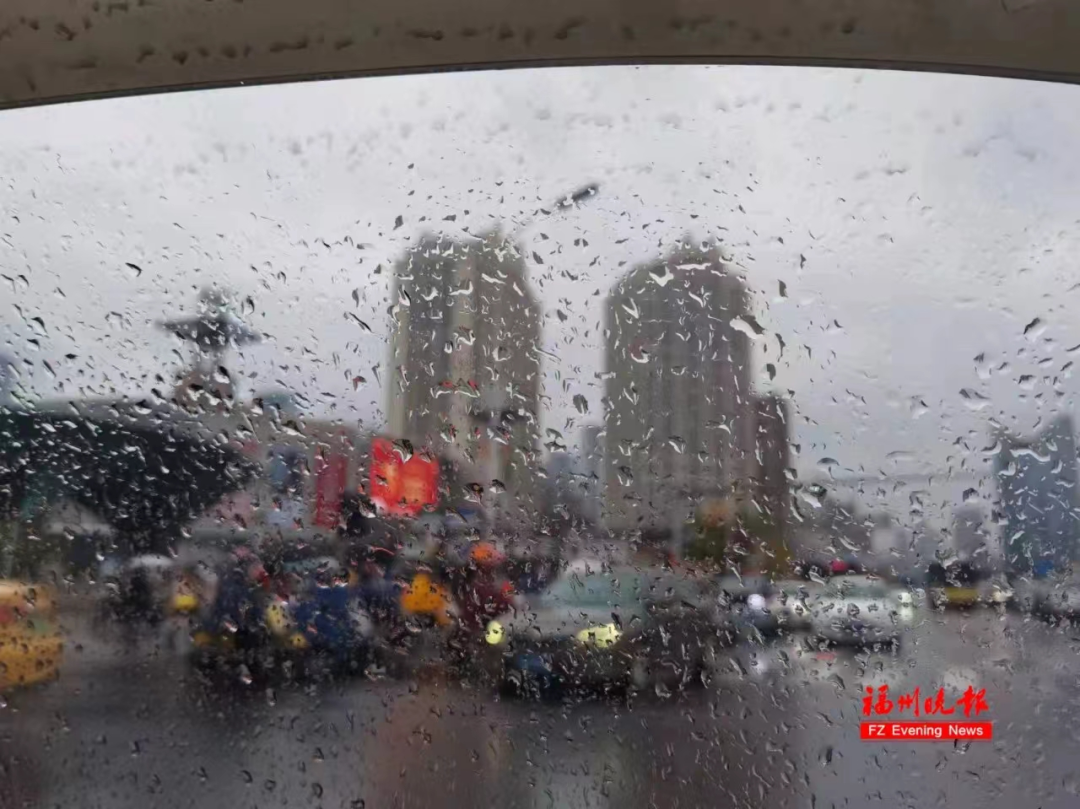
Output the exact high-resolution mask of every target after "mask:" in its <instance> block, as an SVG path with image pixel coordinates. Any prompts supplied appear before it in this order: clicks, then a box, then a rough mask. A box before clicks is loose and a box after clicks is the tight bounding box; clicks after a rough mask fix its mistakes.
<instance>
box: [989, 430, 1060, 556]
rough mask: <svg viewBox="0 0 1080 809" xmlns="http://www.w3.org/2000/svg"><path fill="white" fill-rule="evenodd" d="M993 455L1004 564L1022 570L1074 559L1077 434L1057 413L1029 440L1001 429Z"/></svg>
mask: <svg viewBox="0 0 1080 809" xmlns="http://www.w3.org/2000/svg"><path fill="white" fill-rule="evenodd" d="M995 438H996V439H997V441H998V442H999V443H1000V447H999V450H998V453H997V455H996V456H995V458H994V476H995V478H996V479H997V484H998V510H999V515H998V521H999V524H1000V525H1001V531H1002V544H1003V546H1004V551H1005V565H1006V567H1007V568H1008V569H1011V570H1014V571H1020V572H1027V571H1032V570H1035V571H1038V570H1040V569H1042V568H1046V567H1053V568H1057V569H1060V568H1061V567H1062V566H1063V565H1065V564H1067V563H1068V562H1070V561H1074V560H1076V559H1077V558H1078V554H1077V552H1078V547H1077V545H1078V535H1080V531H1078V527H1080V525H1078V515H1077V498H1076V485H1077V469H1076V438H1075V434H1074V431H1073V422H1072V417H1071V416H1069V415H1060V416H1057V417H1056V418H1055V419H1054V420H1053V421H1051V422H1050V423H1049V424H1048V425H1047V426H1046V428H1045V429H1043V430H1042V432H1040V433H1038V434H1037V435H1036V436H1035V437H1034V438H1032V439H1030V440H1023V439H1020V438H1017V437H1015V436H1013V435H1010V434H1009V433H1007V432H1005V431H1003V430H1002V431H999V432H998V433H997V434H996V435H995Z"/></svg>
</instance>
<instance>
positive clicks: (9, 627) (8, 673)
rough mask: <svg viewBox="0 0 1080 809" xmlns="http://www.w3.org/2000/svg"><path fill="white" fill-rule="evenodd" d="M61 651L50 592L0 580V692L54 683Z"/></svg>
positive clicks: (60, 639)
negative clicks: (44, 682) (49, 682)
mask: <svg viewBox="0 0 1080 809" xmlns="http://www.w3.org/2000/svg"><path fill="white" fill-rule="evenodd" d="M63 649H64V642H63V639H62V638H61V635H60V631H59V629H58V627H57V624H56V601H55V599H54V597H53V593H52V590H51V589H50V588H48V587H43V586H41V585H35V584H23V583H22V582H17V581H0V691H6V690H8V689H10V688H13V687H16V686H25V685H31V684H33V683H39V682H43V681H47V680H55V679H56V678H57V677H59V676H60V660H61V657H62V655H63Z"/></svg>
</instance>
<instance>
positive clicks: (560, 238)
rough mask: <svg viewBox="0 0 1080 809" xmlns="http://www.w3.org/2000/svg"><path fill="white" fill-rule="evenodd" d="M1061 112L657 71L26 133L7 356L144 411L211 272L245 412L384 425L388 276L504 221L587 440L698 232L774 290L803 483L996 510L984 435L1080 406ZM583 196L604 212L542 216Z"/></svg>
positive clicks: (220, 100)
mask: <svg viewBox="0 0 1080 809" xmlns="http://www.w3.org/2000/svg"><path fill="white" fill-rule="evenodd" d="M1067 92H1068V88H1062V87H1057V86H1052V85H1039V84H1026V83H1015V82H1000V81H993V80H986V79H977V78H972V77H957V76H930V75H923V76H913V75H901V74H891V73H887V72H877V73H875V72H866V71H848V72H836V71H828V70H813V69H804V70H799V71H794V70H787V69H784V68H751V67H746V68H720V69H705V68H666V67H650V68H603V69H572V70H566V71H547V72H545V71H522V72H519V73H512V74H510V73H502V74H479V73H477V74H469V75H464V74H462V75H455V76H435V77H432V76H429V77H423V79H422V80H421V79H420V78H412V77H402V78H395V79H378V80H371V81H361V82H337V83H331V84H312V85H305V86H296V87H275V88H251V89H245V90H233V91H223V92H209V93H191V94H182V95H171V96H159V97H148V98H142V99H126V100H115V101H108V102H101V104H100V105H99V104H93V105H70V106H62V107H54V108H49V109H38V110H21V111H14V112H12V113H11V116H10V117H9V118H8V120H9V121H10V122H11V126H9V127H8V128H5V129H4V130H2V131H0V142H2V144H3V147H4V148H3V149H2V150H0V154H2V155H3V156H2V158H0V159H2V160H3V168H4V173H5V176H6V177H8V178H9V186H10V193H9V194H8V195H7V196H6V197H5V202H4V203H3V206H4V207H3V213H4V222H5V225H4V227H3V231H2V232H3V233H4V235H5V239H6V240H5V241H3V242H0V262H2V263H3V264H4V269H3V275H5V276H6V278H7V279H10V280H5V279H0V283H2V284H3V285H4V288H6V289H10V290H11V292H12V293H13V294H14V295H16V296H17V299H18V301H19V306H20V310H19V311H15V310H14V309H9V310H6V311H5V313H4V315H3V320H2V321H0V323H2V327H3V331H4V333H3V339H5V340H6V341H7V343H8V345H7V346H6V348H5V353H8V354H9V355H11V356H14V357H15V358H16V360H17V365H18V375H19V378H18V383H17V384H18V387H19V393H20V395H21V396H22V397H23V398H24V399H29V400H36V399H39V398H44V399H56V398H70V397H74V396H83V397H101V398H107V397H112V396H115V395H129V396H139V395H141V394H143V393H144V392H145V391H146V390H148V389H150V388H153V387H157V385H158V383H156V382H155V379H154V378H155V376H156V375H158V374H160V375H161V376H162V377H164V378H165V379H170V378H171V377H172V374H173V373H174V372H176V371H177V370H179V369H180V368H182V367H183V365H184V362H185V359H186V355H187V352H186V349H185V348H184V346H183V345H181V343H180V341H179V340H177V339H176V338H172V337H169V336H168V335H165V334H159V333H156V332H155V330H154V324H156V323H157V322H159V321H160V320H162V319H164V318H167V317H173V316H176V315H178V314H179V315H181V316H182V315H183V313H184V312H185V311H187V312H190V311H192V309H193V308H194V295H195V293H196V291H197V290H198V289H200V288H202V287H204V286H206V284H207V282H208V281H217V282H219V283H222V284H223V285H226V286H230V287H232V288H234V289H235V290H236V292H237V296H238V300H239V302H240V308H241V310H242V311H241V313H240V314H241V315H242V317H244V319H245V321H246V322H249V323H250V325H251V326H252V328H254V329H255V330H257V331H259V332H260V333H263V334H265V335H266V339H265V341H264V342H263V344H261V345H259V346H253V347H250V348H247V349H245V350H244V351H242V352H238V353H237V354H236V355H235V356H233V357H232V358H231V359H230V362H231V363H233V364H232V366H231V367H232V368H233V369H234V370H235V372H236V376H237V382H238V384H239V385H240V386H241V388H242V395H244V396H247V395H249V392H250V391H265V390H269V389H274V388H280V389H289V390H293V391H296V392H297V394H298V396H297V403H298V407H300V408H301V409H302V411H303V412H305V413H306V414H308V416H309V417H311V418H336V419H340V420H342V421H346V422H349V423H350V424H352V425H353V426H355V427H356V428H357V429H360V430H362V431H375V430H379V429H381V428H382V427H383V426H384V425H385V424H386V415H387V414H386V413H385V407H386V403H387V391H388V386H389V384H390V381H391V376H392V374H391V371H390V370H389V369H387V368H386V359H385V357H386V345H387V342H388V340H389V335H390V317H389V315H388V309H389V308H390V307H391V306H392V305H393V303H394V302H393V301H392V294H393V293H392V289H391V287H390V278H391V276H392V273H391V272H389V271H388V268H389V267H391V266H392V265H393V263H394V261H396V260H397V259H398V258H399V257H400V256H401V255H402V254H403V252H404V250H405V249H406V248H407V246H408V245H409V244H411V243H412V242H413V241H414V240H415V239H416V238H417V236H418V234H419V233H420V232H423V231H424V230H432V231H437V232H441V233H443V234H444V235H446V236H447V237H448V238H452V239H455V240H460V241H469V240H471V239H473V238H475V235H474V234H476V233H483V232H486V231H487V230H488V229H489V228H490V227H491V224H492V223H493V222H506V223H512V224H513V226H515V227H518V226H521V232H520V233H519V234H518V238H517V242H518V243H519V244H520V246H521V250H522V253H523V257H524V259H525V262H526V265H527V266H528V268H529V271H530V276H531V281H532V283H533V284H534V287H535V290H536V293H537V296H538V298H539V300H540V301H541V302H542V305H543V310H544V322H543V332H542V335H541V340H542V350H543V351H544V352H546V353H545V354H544V362H543V368H542V372H541V373H542V393H541V396H542V398H541V407H540V414H539V417H540V419H541V422H542V423H541V426H542V427H543V428H545V429H546V428H548V427H551V428H553V429H556V430H558V431H559V432H560V433H562V434H563V435H564V436H572V435H575V434H576V430H577V428H578V427H579V426H580V425H581V423H582V422H583V421H585V420H588V419H596V414H597V412H599V407H600V406H599V399H600V398H601V397H602V395H603V392H602V391H603V386H604V380H602V379H600V378H599V377H598V375H600V374H602V342H603V341H602V336H601V331H602V319H603V305H602V298H603V291H606V289H607V288H608V287H609V286H610V285H611V284H612V283H614V281H615V279H616V278H617V277H618V275H619V274H621V273H622V272H624V271H625V269H626V268H627V267H629V266H630V265H632V264H634V263H636V262H638V261H640V260H642V259H643V258H648V257H650V256H655V255H657V254H662V253H663V252H664V251H665V250H667V249H669V248H671V247H672V246H673V245H674V244H675V243H676V242H677V241H680V240H682V239H683V237H684V235H685V234H686V233H687V232H690V233H692V234H693V235H694V239H695V240H701V241H705V240H709V241H713V242H719V243H720V244H722V245H723V247H724V249H725V251H728V252H729V253H730V255H729V258H730V259H731V260H732V261H733V263H735V264H736V265H738V266H739V267H740V268H741V269H742V270H743V271H744V272H745V273H746V276H747V278H748V281H749V283H750V284H751V285H752V288H753V290H754V293H753V301H752V311H753V314H754V317H755V318H756V320H757V322H758V323H759V324H760V326H761V327H762V329H763V332H762V334H761V335H759V336H758V337H757V338H756V339H755V340H753V353H754V355H755V370H754V376H755V379H754V383H755V384H754V387H755V389H756V390H761V391H773V392H778V393H781V394H782V395H785V396H787V398H789V399H790V401H791V404H792V432H793V444H794V445H797V447H798V449H797V450H796V449H793V452H792V464H793V466H794V467H795V468H796V469H797V470H798V472H799V477H800V480H803V481H805V480H808V479H810V478H812V477H813V476H814V475H815V474H817V472H818V470H819V469H823V468H825V464H824V463H823V462H824V461H826V460H828V459H832V460H833V461H835V462H836V465H835V466H829V467H828V468H831V469H834V471H835V472H836V473H837V474H838V475H839V474H840V472H841V471H843V470H853V472H854V473H856V474H876V473H877V472H878V471H879V470H881V471H883V472H884V473H885V474H886V475H889V476H891V475H907V474H911V473H920V472H926V471H934V472H937V473H947V472H949V470H953V471H954V472H955V473H957V474H965V475H966V474H973V475H975V476H976V477H979V476H981V477H983V478H984V479H985V480H984V481H983V482H982V483H979V484H976V488H978V489H979V491H980V494H981V495H982V496H983V497H984V499H986V498H988V497H990V496H991V495H992V488H993V480H992V474H991V473H990V471H989V466H990V463H989V459H988V458H986V457H985V456H984V455H983V453H982V450H983V449H984V447H985V446H986V443H987V441H986V428H985V426H984V425H985V423H986V421H987V420H988V419H989V418H994V419H996V420H997V421H999V422H1000V423H1002V424H1003V425H1004V426H1006V427H1007V428H1008V429H1010V430H1012V431H1013V432H1015V433H1017V434H1027V433H1030V432H1031V431H1033V430H1034V429H1036V428H1035V425H1036V423H1037V422H1038V420H1039V419H1040V418H1044V417H1046V416H1048V415H1051V414H1052V412H1054V411H1055V410H1057V409H1063V410H1075V408H1076V404H1077V401H1078V389H1077V377H1075V376H1073V373H1072V370H1071V369H1069V368H1067V367H1066V366H1067V365H1068V363H1069V355H1068V354H1067V349H1068V348H1070V347H1072V346H1075V345H1076V344H1078V343H1080V332H1077V331H1076V330H1075V328H1074V327H1073V325H1072V320H1071V319H1070V318H1068V317H1067V312H1066V311H1065V307H1067V305H1068V303H1069V302H1070V300H1071V296H1073V295H1074V293H1070V291H1069V290H1070V288H1071V287H1072V286H1073V280H1072V275H1071V267H1070V266H1069V264H1068V261H1067V257H1068V256H1069V255H1071V254H1073V252H1074V245H1073V244H1072V242H1073V240H1074V238H1075V229H1074V228H1072V222H1073V221H1074V219H1075V217H1074V216H1072V214H1071V212H1070V209H1069V206H1068V204H1067V200H1068V199H1070V198H1071V197H1070V193H1069V190H1068V189H1069V188H1070V187H1071V185H1072V184H1073V180H1074V178H1075V176H1076V175H1077V173H1078V172H1080V161H1078V160H1077V159H1076V158H1075V156H1074V155H1073V153H1072V150H1071V146H1070V145H1069V144H1071V143H1072V142H1073V141H1074V140H1075V137H1074V135H1075V133H1074V129H1076V128H1077V123H1076V122H1074V121H1073V120H1072V119H1071V118H1069V117H1068V116H1064V115H1062V114H1060V110H1062V109H1067V108H1068V105H1067V104H1062V103H1061V99H1062V98H1063V97H1064V95H1065V94H1067ZM943 94H945V95H948V96H950V97H952V98H954V102H953V107H952V109H953V112H950V113H949V114H948V115H946V114H943V113H941V112H940V109H939V105H938V104H937V100H938V99H940V97H942V95H943ZM882 99H888V104H887V105H886V106H882ZM466 102H467V104H468V107H467V108H468V110H469V113H468V114H463V112H462V110H463V109H465V107H463V106H462V105H463V104H465V103H466ZM1052 109H1054V110H1058V111H1059V113H1056V114H1050V113H1049V112H1048V111H1049V110H1052ZM372 110H374V111H375V113H374V115H373V113H372V112H371V111H372ZM911 121H921V122H924V124H925V125H921V126H920V127H919V128H918V133H917V134H914V135H913V134H912V132H911V131H910V129H909V128H907V122H911ZM591 180H596V181H598V182H600V184H601V185H602V188H603V191H602V193H601V194H600V195H599V196H598V197H597V199H596V200H595V201H592V202H590V204H589V205H588V206H583V207H582V208H581V210H580V211H575V212H573V214H572V215H570V216H561V217H558V218H557V221H550V222H543V223H540V222H537V221H535V219H534V214H535V213H536V211H537V210H538V209H540V208H543V207H544V206H545V205H547V204H548V203H549V202H550V200H551V199H553V198H556V197H558V196H559V194H561V193H562V192H564V191H565V190H566V189H568V188H573V187H577V186H579V185H580V184H581V183H582V182H588V181H591ZM399 218H400V220H401V224H400V226H399V225H398V224H397V223H398V220H399ZM530 223H531V224H530ZM534 254H535V257H534ZM537 259H538V260H537ZM541 262H542V263H541ZM129 265H131V266H129ZM781 282H783V284H782V285H781ZM354 293H355V295H354ZM20 312H21V314H20ZM351 315H355V316H356V317H357V318H359V319H360V320H361V321H363V322H364V323H365V324H367V326H369V327H370V329H371V330H370V331H366V330H364V329H363V328H362V327H361V326H359V325H358V324H357V323H356V321H354V320H353V319H352V317H351ZM564 317H565V319H564ZM35 318H39V319H40V321H41V322H42V323H43V324H44V326H42V323H38V322H37V321H36V320H35ZM1035 321H1038V323H1037V324H1036V325H1034V326H1033V327H1032V328H1031V329H1028V328H1027V327H1028V325H1029V324H1032V323H1034V322H1035ZM781 341H782V343H783V348H781ZM69 355H73V356H74V358H73V359H72V358H69ZM43 363H47V366H46V365H45V364H43ZM770 366H771V370H770ZM357 377H359V378H360V379H361V380H362V381H360V382H354V380H356V379H357ZM788 391H792V392H793V393H792V394H790V395H789V394H787V392H788ZM961 391H966V392H967V394H968V395H966V396H965V395H962V394H961ZM577 396H581V397H583V398H584V399H585V400H587V402H588V403H589V405H590V411H589V412H588V413H587V414H583V413H581V412H580V411H579V410H578V409H577V408H576V406H575V404H574V401H575V397H577ZM943 438H945V439H946V440H942V439H943ZM953 441H959V442H960V443H959V444H953V443H952V442H953ZM939 477H940V475H939ZM970 485H972V484H970V483H967V482H965V483H963V484H957V486H953V485H952V484H950V483H948V482H946V481H943V480H941V479H935V480H934V481H932V482H930V483H929V484H926V483H922V484H916V485H911V486H908V487H907V490H905V491H903V492H901V493H898V495H897V497H896V498H895V499H896V501H897V502H896V503H895V504H894V503H893V502H892V499H891V491H892V486H891V484H887V485H886V486H885V488H886V489H887V492H886V497H885V499H886V500H888V503H887V505H888V507H889V508H890V509H892V510H894V511H896V513H899V514H901V515H903V514H904V513H905V511H906V501H907V499H908V497H909V495H913V494H915V493H916V492H917V491H920V490H921V491H923V493H921V494H918V498H919V500H920V501H921V502H922V503H923V504H924V505H923V507H922V508H923V513H922V516H923V518H924V519H926V520H929V521H931V522H933V523H934V524H935V525H936V526H937V527H940V528H942V529H947V527H948V525H949V524H950V522H951V510H952V504H953V503H955V502H957V500H958V499H959V498H960V497H961V496H962V494H963V491H964V489H965V488H966V487H968V486H970ZM864 488H865V489H866V493H865V494H860V493H859V492H858V491H855V494H856V496H858V497H859V498H860V500H861V502H862V504H863V507H864V508H867V509H873V508H876V507H878V504H879V501H882V498H881V496H879V495H878V494H877V487H872V486H867V487H864Z"/></svg>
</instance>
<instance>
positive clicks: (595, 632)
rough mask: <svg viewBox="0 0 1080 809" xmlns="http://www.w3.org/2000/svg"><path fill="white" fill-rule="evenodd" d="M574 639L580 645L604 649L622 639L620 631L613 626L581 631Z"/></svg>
mask: <svg viewBox="0 0 1080 809" xmlns="http://www.w3.org/2000/svg"><path fill="white" fill-rule="evenodd" d="M575 637H576V638H577V639H578V640H579V641H581V642H582V643H588V644H589V645H591V646H598V647H600V648H601V649H604V648H606V647H608V646H611V644H613V643H615V641H617V640H618V639H619V638H620V637H622V631H621V630H620V629H619V627H617V626H615V624H604V625H603V626H590V627H589V628H588V629H583V630H581V631H580V632H578V633H577V635H576V636H575Z"/></svg>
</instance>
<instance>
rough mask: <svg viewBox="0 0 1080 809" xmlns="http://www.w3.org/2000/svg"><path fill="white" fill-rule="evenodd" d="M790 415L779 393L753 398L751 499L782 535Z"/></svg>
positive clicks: (787, 499) (787, 500) (785, 514)
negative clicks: (754, 467) (753, 467)
mask: <svg viewBox="0 0 1080 809" xmlns="http://www.w3.org/2000/svg"><path fill="white" fill-rule="evenodd" d="M790 419H791V414H790V412H789V408H788V405H787V402H786V401H784V399H782V398H781V397H779V396H759V397H756V398H755V399H754V462H755V465H756V470H755V473H754V502H755V504H756V509H755V510H759V513H760V514H761V516H762V518H763V519H764V520H765V522H766V523H767V524H768V525H770V526H772V527H773V528H775V529H776V535H777V537H778V538H781V539H783V538H785V535H786V534H787V525H788V520H789V515H788V509H789V507H790V503H791V485H790V481H789V480H788V475H789V468H790V466H791V450H790V447H789V441H790V426H789V425H790Z"/></svg>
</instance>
